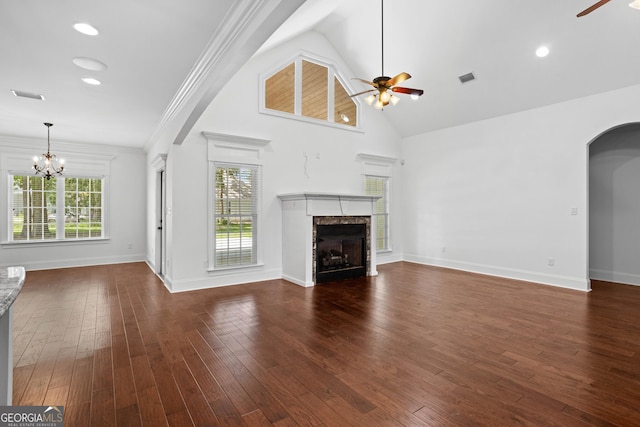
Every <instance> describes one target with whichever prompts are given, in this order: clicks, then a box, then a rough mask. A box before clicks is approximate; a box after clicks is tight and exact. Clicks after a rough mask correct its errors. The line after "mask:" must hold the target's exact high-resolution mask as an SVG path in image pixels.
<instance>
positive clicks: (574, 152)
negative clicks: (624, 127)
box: [403, 86, 640, 290]
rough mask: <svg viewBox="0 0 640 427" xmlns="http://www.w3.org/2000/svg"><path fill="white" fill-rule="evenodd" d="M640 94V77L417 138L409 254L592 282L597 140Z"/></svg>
mask: <svg viewBox="0 0 640 427" xmlns="http://www.w3.org/2000/svg"><path fill="white" fill-rule="evenodd" d="M638 96H640V86H633V87H630V88H626V89H622V90H618V91H613V92H608V93H604V94H600V95H596V96H591V97H587V98H582V99H577V100H573V101H570V102H566V103H562V104H555V105H551V106H548V107H544V108H540V109H535V110H529V111H524V112H521V113H517V114H512V115H508V116H503V117H498V118H494V119H490V120H485V121H481V122H475V123H470V124H466V125H462V126H458V127H455V128H450V129H445V130H440V131H436V132H431V133H427V134H424V135H419V136H415V137H411V138H407V139H406V140H405V141H404V143H403V156H404V158H405V160H406V164H405V167H404V188H405V192H404V193H403V194H404V198H403V200H404V205H403V212H405V213H406V215H405V217H404V220H405V223H407V224H415V225H414V226H411V227H409V226H407V227H406V228H405V234H404V256H405V258H406V259H407V260H410V261H415V262H421V263H426V264H433V265H442V266H446V267H451V268H458V269H463V270H470V271H475V272H480V273H486V274H493V275H500V276H506V277H513V278H516V279H522V280H530V281H534V282H540V283H548V284H553V285H557V286H565V287H570V288H575V289H583V290H588V289H589V280H588V243H587V242H588V221H587V212H588V211H587V209H588V202H587V188H588V183H587V179H588V172H587V162H588V144H589V142H590V141H591V140H593V139H594V138H595V137H597V136H598V135H600V134H601V133H602V132H604V131H606V130H607V129H610V128H612V127H614V126H617V125H619V124H622V123H628V122H632V121H635V120H637V118H638V116H639V114H640V105H639V104H638V103H637V99H638ZM574 208H575V209H576V211H577V215H572V214H571V213H572V210H573V209H574ZM549 258H553V264H554V265H553V266H551V265H549Z"/></svg>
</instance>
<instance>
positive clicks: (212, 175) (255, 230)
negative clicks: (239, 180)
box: [207, 161, 262, 272]
mask: <svg viewBox="0 0 640 427" xmlns="http://www.w3.org/2000/svg"><path fill="white" fill-rule="evenodd" d="M218 168H238V169H241V168H245V169H252V170H253V171H254V172H255V173H256V174H257V177H255V179H254V182H253V183H252V190H253V185H255V186H256V187H257V191H258V196H257V198H256V206H255V211H254V213H252V216H254V217H255V220H254V221H253V222H252V224H253V225H252V232H251V237H252V247H253V251H254V255H255V262H253V263H251V264H240V265H232V266H218V265H216V228H215V219H216V210H215V205H216V202H217V200H218V199H217V194H216V184H215V181H216V171H217V169H218ZM261 178H262V168H261V166H260V165H256V164H250V163H235V162H234V163H230V162H218V161H213V162H209V185H208V188H209V198H208V199H209V200H208V205H209V214H208V215H207V218H208V220H207V222H208V224H209V225H208V227H207V228H208V230H209V231H208V238H207V245H208V247H209V250H208V257H207V258H208V259H207V261H208V270H209V271H210V272H214V271H216V272H217V271H228V270H238V269H250V268H255V267H259V266H262V263H261V251H260V231H261V219H262V206H261V199H262V188H261ZM252 258H253V256H252Z"/></svg>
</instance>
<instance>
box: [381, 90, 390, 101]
mask: <svg viewBox="0 0 640 427" xmlns="http://www.w3.org/2000/svg"><path fill="white" fill-rule="evenodd" d="M389 100H391V94H390V93H389V92H387V91H386V90H383V91H381V92H380V101H382V103H384V104H387V103H388V102H389Z"/></svg>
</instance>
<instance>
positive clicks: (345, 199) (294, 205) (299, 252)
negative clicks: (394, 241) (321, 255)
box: [278, 192, 380, 287]
mask: <svg viewBox="0 0 640 427" xmlns="http://www.w3.org/2000/svg"><path fill="white" fill-rule="evenodd" d="M278 198H279V199H280V200H281V203H282V277H283V278H284V279H285V280H288V281H290V282H293V283H296V284H298V285H300V286H305V287H308V286H314V285H315V283H314V280H313V217H314V216H369V217H371V229H372V230H375V229H376V228H375V217H374V216H372V214H373V212H374V205H375V202H376V201H377V200H378V199H379V198H380V196H371V195H363V194H331V193H309V192H304V193H289V194H279V195H278ZM368 262H369V275H371V276H376V275H377V274H378V273H377V270H376V251H375V249H372V250H371V251H370V256H369V260H368Z"/></svg>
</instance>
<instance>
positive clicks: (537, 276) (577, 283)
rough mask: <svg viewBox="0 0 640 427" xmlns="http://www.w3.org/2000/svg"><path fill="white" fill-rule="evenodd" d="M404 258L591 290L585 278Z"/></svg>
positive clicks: (422, 262) (460, 262)
mask: <svg viewBox="0 0 640 427" xmlns="http://www.w3.org/2000/svg"><path fill="white" fill-rule="evenodd" d="M404 258H405V261H407V262H413V263H416V264H424V265H431V266H435V267H444V268H450V269H453V270H461V271H468V272H470V273H478V274H486V275H488V276H496V277H504V278H506V279H513V280H521V281H525V282H533V283H539V284H542V285H550V286H557V287H560V288H567V289H575V290H578V291H584V292H590V291H591V283H590V281H589V279H587V278H584V279H581V278H578V277H570V276H561V275H556V274H545V273H540V272H537V271H527V270H519V269H515V268H505V267H497V266H492V265H484V264H476V263H470V262H462V261H452V260H445V259H441V258H429V257H422V256H418V255H413V254H405V257H404Z"/></svg>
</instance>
